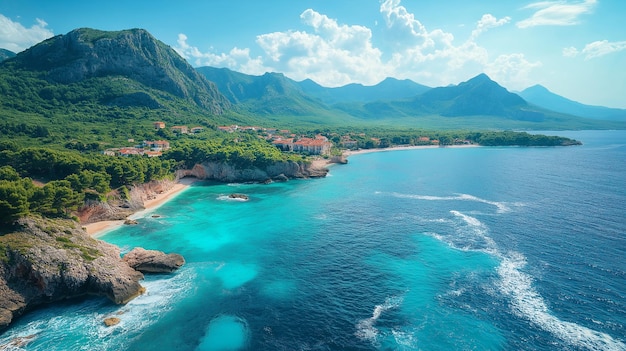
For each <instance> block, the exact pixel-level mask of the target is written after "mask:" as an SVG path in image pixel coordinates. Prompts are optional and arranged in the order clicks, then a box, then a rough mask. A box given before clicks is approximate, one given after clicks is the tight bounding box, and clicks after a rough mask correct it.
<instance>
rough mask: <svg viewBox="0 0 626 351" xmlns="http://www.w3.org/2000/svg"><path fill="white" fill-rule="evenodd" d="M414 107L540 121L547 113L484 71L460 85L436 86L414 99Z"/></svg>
mask: <svg viewBox="0 0 626 351" xmlns="http://www.w3.org/2000/svg"><path fill="white" fill-rule="evenodd" d="M412 105H413V107H414V108H418V109H419V110H421V111H427V112H430V113H438V114H440V115H442V116H446V117H459V116H494V117H501V118H511V119H521V120H535V121H540V120H541V119H542V118H543V114H541V113H540V112H538V111H531V110H530V109H529V106H528V103H527V102H526V101H525V100H524V99H522V98H521V97H520V96H519V95H517V94H514V93H511V92H509V91H508V90H506V89H505V88H503V87H502V86H500V85H499V84H498V83H496V82H494V81H493V80H491V79H490V78H489V77H488V76H487V75H486V74H484V73H483V74H480V75H478V76H476V77H474V78H472V79H470V80H468V81H466V82H462V83H460V84H459V85H455V86H448V87H441V88H434V89H431V90H429V91H427V92H425V93H424V94H421V95H419V96H418V97H417V98H415V99H414V100H413V101H412Z"/></svg>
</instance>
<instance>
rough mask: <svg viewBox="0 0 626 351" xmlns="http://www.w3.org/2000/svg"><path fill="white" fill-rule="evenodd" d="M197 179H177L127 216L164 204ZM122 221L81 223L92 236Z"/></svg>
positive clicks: (151, 209)
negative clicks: (139, 209) (139, 208)
mask: <svg viewBox="0 0 626 351" xmlns="http://www.w3.org/2000/svg"><path fill="white" fill-rule="evenodd" d="M197 181H199V179H197V178H192V177H185V178H181V179H179V180H178V181H177V182H176V183H175V184H174V185H173V186H172V187H171V188H169V189H167V190H166V191H164V192H162V193H160V194H157V195H155V196H154V198H152V199H149V200H145V201H144V202H143V207H144V209H143V210H141V211H138V212H135V213H133V214H132V215H130V216H129V218H130V219H133V218H141V217H143V216H144V215H145V214H146V213H147V212H148V211H153V210H155V209H156V208H158V207H159V206H161V205H163V204H165V203H166V202H167V201H169V200H171V199H172V198H173V197H174V196H176V195H178V194H180V193H181V192H182V191H183V190H185V189H187V188H189V187H190V186H191V184H193V183H195V182H197ZM124 222H125V221H124V220H113V221H99V222H93V223H87V224H83V225H82V227H83V229H84V230H85V231H86V232H87V234H89V235H91V236H92V237H98V236H102V235H104V234H105V233H107V232H109V231H111V230H113V229H116V228H118V227H119V226H121V225H123V224H124Z"/></svg>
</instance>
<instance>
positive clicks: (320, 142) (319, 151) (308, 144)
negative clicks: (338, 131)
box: [293, 135, 333, 155]
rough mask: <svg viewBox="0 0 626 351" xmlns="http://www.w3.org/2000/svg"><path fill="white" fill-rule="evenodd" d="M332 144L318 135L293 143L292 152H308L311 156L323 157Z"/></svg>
mask: <svg viewBox="0 0 626 351" xmlns="http://www.w3.org/2000/svg"><path fill="white" fill-rule="evenodd" d="M332 145H333V144H332V143H331V142H330V141H328V139H327V138H326V137H324V136H321V135H318V136H316V137H315V139H313V138H300V139H299V140H298V141H296V142H294V143H293V151H295V152H308V153H309V154H312V155H325V154H328V153H330V148H331V147H332Z"/></svg>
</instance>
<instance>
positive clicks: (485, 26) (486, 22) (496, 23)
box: [472, 13, 511, 39]
mask: <svg viewBox="0 0 626 351" xmlns="http://www.w3.org/2000/svg"><path fill="white" fill-rule="evenodd" d="M509 21H511V17H509V16H506V17H504V18H501V19H497V18H495V17H494V16H493V15H491V14H489V13H487V14H484V15H483V17H482V18H481V19H480V21H478V23H477V24H476V28H475V29H474V30H473V31H472V38H473V39H476V38H477V37H478V36H479V35H480V34H481V33H484V32H486V31H487V30H489V29H490V28H495V27H500V26H502V25H505V24H507V23H509Z"/></svg>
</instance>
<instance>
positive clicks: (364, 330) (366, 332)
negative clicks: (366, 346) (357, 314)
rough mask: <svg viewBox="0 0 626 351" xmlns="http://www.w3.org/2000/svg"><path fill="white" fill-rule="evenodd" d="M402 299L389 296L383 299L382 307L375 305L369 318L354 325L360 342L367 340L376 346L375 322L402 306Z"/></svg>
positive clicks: (376, 330) (376, 331) (376, 332)
mask: <svg viewBox="0 0 626 351" xmlns="http://www.w3.org/2000/svg"><path fill="white" fill-rule="evenodd" d="M403 300H404V298H403V297H401V296H391V297H388V298H386V299H385V302H384V303H383V304H382V305H376V306H375V307H374V311H373V312H372V316H371V317H370V318H366V319H362V320H361V321H359V323H358V324H357V325H356V328H357V331H356V333H355V335H356V336H357V337H358V338H359V339H361V340H367V341H369V342H371V343H372V344H374V345H376V344H377V342H378V334H379V332H378V328H376V327H375V324H376V321H378V319H379V318H380V316H381V315H382V314H383V313H384V312H386V311H389V310H391V309H394V308H397V307H399V306H400V305H402V302H403Z"/></svg>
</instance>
